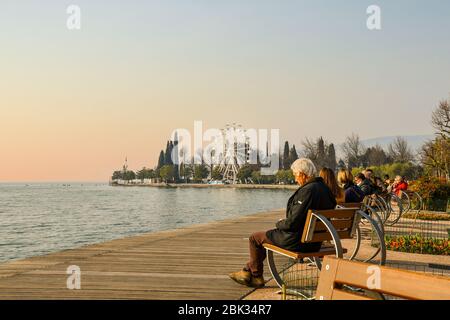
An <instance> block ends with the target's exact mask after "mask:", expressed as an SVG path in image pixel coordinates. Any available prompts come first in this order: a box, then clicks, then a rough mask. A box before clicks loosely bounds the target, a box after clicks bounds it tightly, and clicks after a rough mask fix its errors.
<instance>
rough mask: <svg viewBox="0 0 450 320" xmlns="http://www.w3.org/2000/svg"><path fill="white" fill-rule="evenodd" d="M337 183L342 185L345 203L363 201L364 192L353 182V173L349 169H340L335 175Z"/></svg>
mask: <svg viewBox="0 0 450 320" xmlns="http://www.w3.org/2000/svg"><path fill="white" fill-rule="evenodd" d="M337 183H338V184H339V185H340V186H342V188H343V189H344V194H345V201H344V202H346V203H359V202H363V200H364V197H365V194H364V192H363V191H362V190H361V189H360V188H359V187H358V186H357V185H355V184H354V183H353V175H352V173H351V171H350V170H345V169H341V170H339V172H338V175H337Z"/></svg>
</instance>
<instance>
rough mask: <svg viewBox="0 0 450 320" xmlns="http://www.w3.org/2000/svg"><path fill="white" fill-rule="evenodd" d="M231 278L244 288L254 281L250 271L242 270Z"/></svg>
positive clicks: (234, 273) (231, 275)
mask: <svg viewBox="0 0 450 320" xmlns="http://www.w3.org/2000/svg"><path fill="white" fill-rule="evenodd" d="M229 277H230V278H231V279H233V280H234V281H236V282H237V283H239V284H241V285H243V286H248V285H249V283H250V281H251V279H252V274H251V273H250V272H249V271H245V270H242V271H238V272H233V273H230V274H229Z"/></svg>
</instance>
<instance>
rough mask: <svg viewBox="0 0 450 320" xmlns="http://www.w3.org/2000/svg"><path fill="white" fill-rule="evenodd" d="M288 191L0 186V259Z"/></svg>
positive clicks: (243, 206) (240, 209)
mask: <svg viewBox="0 0 450 320" xmlns="http://www.w3.org/2000/svg"><path fill="white" fill-rule="evenodd" d="M292 192H293V191H292V190H258V189H252V190H248V189H247V190H246V189H228V188H227V189H215V188H214V189H212V188H211V189H209V188H206V189H203V188H202V189H197V188H174V189H164V188H150V187H148V188H147V187H135V188H130V187H110V186H108V185H106V184H70V185H63V184H30V185H26V184H0V262H5V261H9V260H12V259H20V258H26V257H31V256H37V255H42V254H46V253H50V252H55V251H60V250H63V249H70V248H76V247H80V246H83V245H86V244H93V243H98V242H104V241H107V240H112V239H118V238H123V237H127V236H132V235H137V234H141V233H146V232H154V231H161V230H168V229H174V228H180V227H183V226H188V225H193V224H198V223H204V222H208V221H217V220H223V219H227V218H233V217H239V216H244V215H248V214H253V213H256V212H261V211H268V210H271V209H276V208H283V207H285V205H286V203H287V200H288V198H289V196H290V195H291V194H292ZM249 231H250V230H249Z"/></svg>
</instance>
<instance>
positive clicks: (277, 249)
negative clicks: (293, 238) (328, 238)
mask: <svg viewBox="0 0 450 320" xmlns="http://www.w3.org/2000/svg"><path fill="white" fill-rule="evenodd" d="M264 248H266V249H269V250H271V251H273V252H276V253H278V254H281V255H285V256H288V257H291V258H293V259H301V258H308V257H324V256H327V255H336V250H335V248H334V247H325V248H322V249H320V251H317V252H310V253H303V252H294V251H289V250H286V249H283V248H280V247H277V246H274V245H271V244H268V243H266V244H264ZM343 251H344V253H345V252H347V250H346V249H344V250H343Z"/></svg>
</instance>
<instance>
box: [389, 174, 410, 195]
mask: <svg viewBox="0 0 450 320" xmlns="http://www.w3.org/2000/svg"><path fill="white" fill-rule="evenodd" d="M406 190H408V183H407V182H406V181H405V179H404V178H403V177H402V176H396V177H395V180H394V184H393V185H392V191H393V192H394V193H395V194H396V195H397V196H400V194H401V192H402V191H406Z"/></svg>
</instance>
